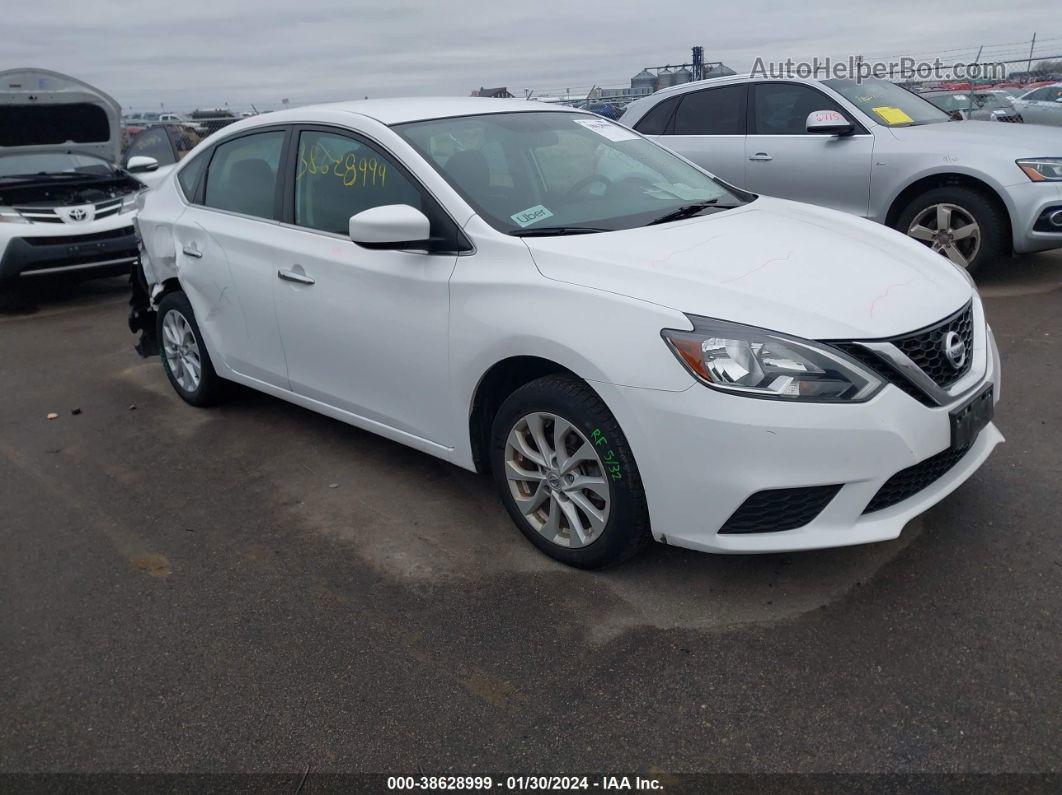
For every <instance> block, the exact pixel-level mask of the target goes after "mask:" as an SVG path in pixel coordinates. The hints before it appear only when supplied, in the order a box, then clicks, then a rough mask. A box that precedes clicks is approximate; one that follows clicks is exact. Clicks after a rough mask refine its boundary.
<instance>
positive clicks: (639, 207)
mask: <svg viewBox="0 0 1062 795" xmlns="http://www.w3.org/2000/svg"><path fill="white" fill-rule="evenodd" d="M396 130H397V132H398V133H399V134H400V135H401V136H402V137H403V138H405V139H406V140H407V141H408V142H409V143H410V144H411V145H412V146H413V147H414V148H416V149H417V150H418V151H419V152H420V153H421V154H422V155H423V156H424V158H425V159H426V160H427V161H428V162H429V163H431V164H432V166H434V167H435V169H436V170H437V171H438V172H439V173H440V174H441V175H442V176H443V177H444V178H445V179H446V180H447V182H449V183H450V184H451V185H452V186H453V187H454V189H455V190H457V191H458V193H460V194H461V195H462V196H464V198H465V199H466V200H467V201H468V202H469V204H471V205H472V206H473V207H474V208H475V209H476V211H477V212H478V213H479V214H480V215H481V216H482V217H483V218H484V219H485V220H486V221H487V222H488V223H490V224H491V225H492V226H494V227H495V228H496V229H499V230H501V231H503V232H507V233H516V234H522V233H526V232H528V231H532V230H534V229H536V228H544V229H546V230H549V229H555V230H558V232H560V231H563V230H571V229H573V228H575V229H580V230H582V231H613V230H617V229H630V228H633V227H637V226H644V225H646V224H648V223H651V222H652V221H654V220H658V219H660V218H661V217H663V216H665V215H667V214H668V213H671V212H674V211H676V210H679V209H680V208H683V207H689V206H690V205H701V204H704V207H705V209H706V210H707V209H708V208H710V207H733V206H735V205H738V204H741V203H742V201H743V200H744V198H743V196H738V195H736V194H735V193H733V192H731V191H730V190H728V189H727V188H726V187H725V186H724V185H723V184H722V183H721V182H719V181H717V180H715V179H714V178H712V177H710V176H708V175H707V174H705V173H704V172H703V171H700V170H699V169H697V168H695V167H694V166H691V165H690V164H688V163H686V162H685V161H683V160H681V159H680V158H679V157H677V156H675V155H674V154H672V153H671V152H669V151H667V150H666V149H663V148H662V147H660V146H657V145H656V144H654V143H652V142H650V141H647V140H646V139H644V138H642V137H641V136H639V135H638V134H636V133H633V132H631V131H630V130H628V129H627V128H625V127H621V126H620V125H618V124H614V123H612V122H610V121H607V120H605V119H600V118H595V117H592V116H587V115H585V114H576V113H563V112H556V111H541V112H517V113H498V114H485V115H481V116H464V117H460V118H448V119H437V120H433V121H422V122H412V123H408V124H401V125H397V126H396Z"/></svg>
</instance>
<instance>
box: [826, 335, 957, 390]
mask: <svg viewBox="0 0 1062 795" xmlns="http://www.w3.org/2000/svg"><path fill="white" fill-rule="evenodd" d="M833 346H834V347H835V348H837V349H838V350H841V351H844V352H845V353H846V354H848V355H849V356H851V357H852V358H853V359H855V360H856V361H857V362H862V363H863V364H865V365H866V366H867V367H868V368H869V369H870V370H871V372H874V373H877V374H878V375H880V376H881V377H882V378H884V379H885V380H886V381H888V382H889V383H890V384H892V385H893V386H896V387H899V388H900V389H902V390H903V391H904V392H906V393H907V394H908V395H910V396H911V397H913V398H914V399H915V400H917V401H918V402H919V403H921V404H922V405H923V406H935V405H937V404H936V403H934V402H933V399H932V398H930V397H929V395H927V394H926V393H925V392H923V391H922V390H921V389H919V388H918V387H916V386H915V385H914V384H912V383H911V381H910V379H908V378H907V376H905V375H904V374H903V373H901V372H900V371H899V370H897V369H896V368H895V367H893V366H892V364H890V363H889V362H888V360H886V359H883V358H881V357H880V356H878V355H877V354H876V353H874V352H873V351H871V350H869V349H867V348H864V347H863V346H862V345H857V344H855V343H851V342H835V343H834V344H833Z"/></svg>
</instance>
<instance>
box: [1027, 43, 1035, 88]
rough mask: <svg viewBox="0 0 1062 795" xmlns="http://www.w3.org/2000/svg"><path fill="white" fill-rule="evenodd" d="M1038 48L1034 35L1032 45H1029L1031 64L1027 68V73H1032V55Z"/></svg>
mask: <svg viewBox="0 0 1062 795" xmlns="http://www.w3.org/2000/svg"><path fill="white" fill-rule="evenodd" d="M1035 47H1036V33H1033V38H1032V44H1030V45H1029V64H1028V66H1026V67H1025V71H1026V72H1031V71H1032V54H1033V49H1034V48H1035ZM1026 82H1028V81H1026Z"/></svg>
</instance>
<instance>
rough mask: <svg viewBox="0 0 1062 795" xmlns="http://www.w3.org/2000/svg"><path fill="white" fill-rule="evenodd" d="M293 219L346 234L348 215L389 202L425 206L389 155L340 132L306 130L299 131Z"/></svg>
mask: <svg viewBox="0 0 1062 795" xmlns="http://www.w3.org/2000/svg"><path fill="white" fill-rule="evenodd" d="M297 168H298V170H297V171H296V173H295V223H296V224H297V225H299V226H305V227H309V228H310V229H320V230H322V231H324V232H333V233H336V234H341V235H346V234H347V232H348V229H349V222H350V217H351V216H352V215H357V214H358V213H360V212H362V211H364V210H369V209H371V208H373V207H382V206H384V205H388V204H408V205H410V206H412V207H416V208H417V209H420V210H424V209H425V208H424V207H423V204H422V201H421V194H420V190H419V189H418V188H417V187H416V186H415V185H414V184H413V183H411V182H410V181H409V179H407V178H406V176H405V174H403V173H402V172H401V171H400V170H399V169H398V168H397V167H396V166H395V164H394V163H393V162H391V160H390V158H388V157H385V156H384V155H383V154H382V153H380V152H378V151H376V150H375V149H373V148H372V147H370V146H368V145H367V144H365V143H363V142H362V141H359V140H356V139H354V138H350V137H348V136H345V135H340V134H338V133H330V132H320V131H317V130H307V131H305V132H303V133H301V134H300V135H299V160H298V166H297Z"/></svg>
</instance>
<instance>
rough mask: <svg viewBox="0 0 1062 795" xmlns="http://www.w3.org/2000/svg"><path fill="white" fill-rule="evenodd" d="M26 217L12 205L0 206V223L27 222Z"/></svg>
mask: <svg viewBox="0 0 1062 795" xmlns="http://www.w3.org/2000/svg"><path fill="white" fill-rule="evenodd" d="M29 222H30V221H29V219H28V218H23V217H22V215H21V214H20V213H19V211H18V210H16V209H15V208H14V207H0V224H28V223H29Z"/></svg>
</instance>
